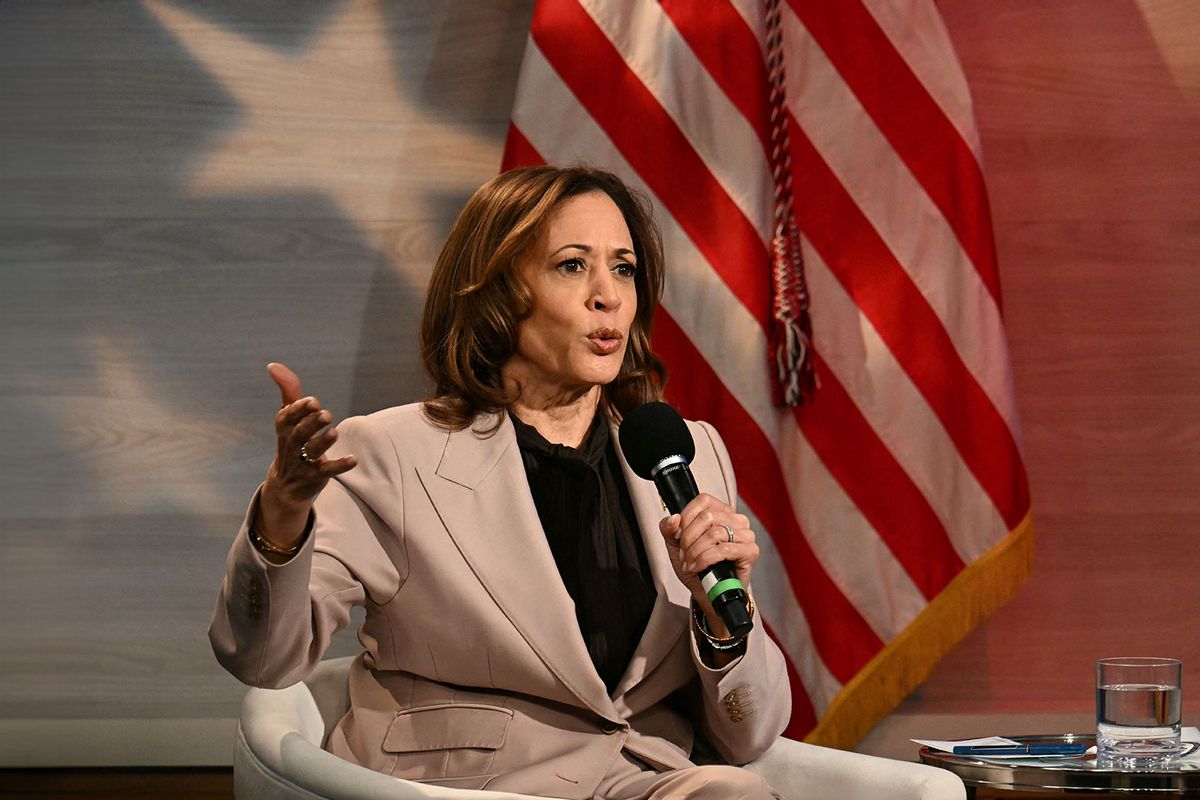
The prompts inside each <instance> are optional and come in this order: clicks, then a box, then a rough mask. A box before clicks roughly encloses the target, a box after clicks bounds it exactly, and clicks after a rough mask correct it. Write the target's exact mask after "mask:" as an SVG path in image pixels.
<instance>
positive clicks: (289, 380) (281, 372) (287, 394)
mask: <svg viewBox="0 0 1200 800" xmlns="http://www.w3.org/2000/svg"><path fill="white" fill-rule="evenodd" d="M267 373H268V374H269V375H270V376H271V380H273V381H275V384H276V385H277V386H278V387H279V395H280V401H281V402H280V403H279V406H280V408H282V407H283V406H286V405H287V404H289V403H294V402H296V401H297V400H299V399H300V378H298V377H297V376H296V373H294V372H292V371H291V370H290V369H288V368H287V367H285V366H284V365H283V364H279V363H276V362H274V361H272V362H271V363H270V364H267Z"/></svg>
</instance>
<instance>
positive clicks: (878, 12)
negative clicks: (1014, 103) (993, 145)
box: [862, 0, 982, 161]
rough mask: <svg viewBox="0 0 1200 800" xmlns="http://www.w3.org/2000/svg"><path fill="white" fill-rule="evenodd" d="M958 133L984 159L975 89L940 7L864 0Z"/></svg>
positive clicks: (921, 1)
mask: <svg viewBox="0 0 1200 800" xmlns="http://www.w3.org/2000/svg"><path fill="white" fill-rule="evenodd" d="M862 3H863V5H864V6H866V9H867V11H868V12H869V13H870V14H871V16H872V17H874V18H875V21H876V22H878V23H879V27H880V28H881V29H882V30H883V32H884V33H885V34H886V35H887V37H888V39H889V40H890V41H891V43H892V46H893V47H895V48H896V52H898V53H899V54H900V57H901V58H903V59H904V61H905V63H907V64H908V66H909V68H910V69H912V71H913V74H914V75H916V76H917V80H918V81H920V82H921V85H922V86H924V87H925V91H927V92H929V96H930V97H931V98H933V102H935V103H937V105H938V108H940V109H942V113H943V114H945V115H946V119H948V120H950V124H951V125H953V126H954V129H955V130H957V131H958V135H959V136H961V137H962V138H963V141H964V142H966V143H967V147H969V148H970V149H971V152H972V153H974V154H975V160H976V161H982V159H981V157H980V153H981V152H982V148H981V147H980V144H979V130H978V129H977V128H976V127H975V111H974V108H973V106H972V104H971V91H970V89H969V88H967V78H966V76H965V75H963V72H962V67H961V66H960V65H959V63H958V58H957V57H956V56H955V55H954V45H953V44H952V43H951V42H950V33H949V31H947V30H946V24H945V22H943V20H942V17H941V15H940V14H939V13H938V10H937V7H936V6H934V4H933V3H931V2H929V0H908V1H907V2H904V3H897V2H896V0H862Z"/></svg>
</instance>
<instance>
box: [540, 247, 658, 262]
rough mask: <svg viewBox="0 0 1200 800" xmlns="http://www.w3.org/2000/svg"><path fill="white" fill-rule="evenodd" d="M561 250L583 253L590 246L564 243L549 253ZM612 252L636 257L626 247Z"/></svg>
mask: <svg viewBox="0 0 1200 800" xmlns="http://www.w3.org/2000/svg"><path fill="white" fill-rule="evenodd" d="M563 250H582V251H583V252H585V253H590V252H592V248H591V247H589V246H588V245H586V244H564V245H563V246H562V247H560V248H558V249H557V250H555V251H554V252H553V253H551V254H550V255H551V256H556V255H558V254H559V253H561V252H562V251H563ZM613 253H614V254H616V255H618V256H633V257H634V260H636V259H637V253H635V252H633V251H632V250H630V249H629V248H628V247H618V248H617V249H616V250H614V251H613Z"/></svg>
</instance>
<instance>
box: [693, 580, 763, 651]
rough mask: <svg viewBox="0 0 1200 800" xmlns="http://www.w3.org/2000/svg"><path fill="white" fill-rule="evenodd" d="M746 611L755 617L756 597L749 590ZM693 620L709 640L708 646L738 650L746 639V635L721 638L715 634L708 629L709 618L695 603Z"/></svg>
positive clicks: (723, 649)
mask: <svg viewBox="0 0 1200 800" xmlns="http://www.w3.org/2000/svg"><path fill="white" fill-rule="evenodd" d="M746 612H747V616H749V617H750V618H751V619H753V618H754V598H753V597H751V596H750V593H749V592H747V593H746ZM692 621H693V622H694V623H695V625H696V630H697V631H698V632H699V633H700V635H701V636H703V637H704V638H705V639H706V640H707V641H708V646H709V647H711V648H712V649H713V650H718V651H720V652H726V651H729V650H736V649H737V648H738V647H740V646H741V645H742V643H743V642H745V641H746V637H745V636H730V637H728V638H726V639H720V638H717V637H716V636H713V635H712V632H711V631H709V629H708V620H706V619H705V618H704V615H703V614H702V613H700V609H699V608H698V607H697V606H696V604H695V603H693V604H692Z"/></svg>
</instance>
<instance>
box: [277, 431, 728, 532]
mask: <svg viewBox="0 0 1200 800" xmlns="http://www.w3.org/2000/svg"><path fill="white" fill-rule="evenodd" d="M318 459H319V456H318V458H313V457H312V456H310V455H309V454H308V445H307V444H302V445H300V460H301V461H303V462H304V463H305V464H315V463H317V461H318ZM731 535H732V534H731ZM729 541H731V542H732V541H733V539H732V538H731V539H730V540H729Z"/></svg>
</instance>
